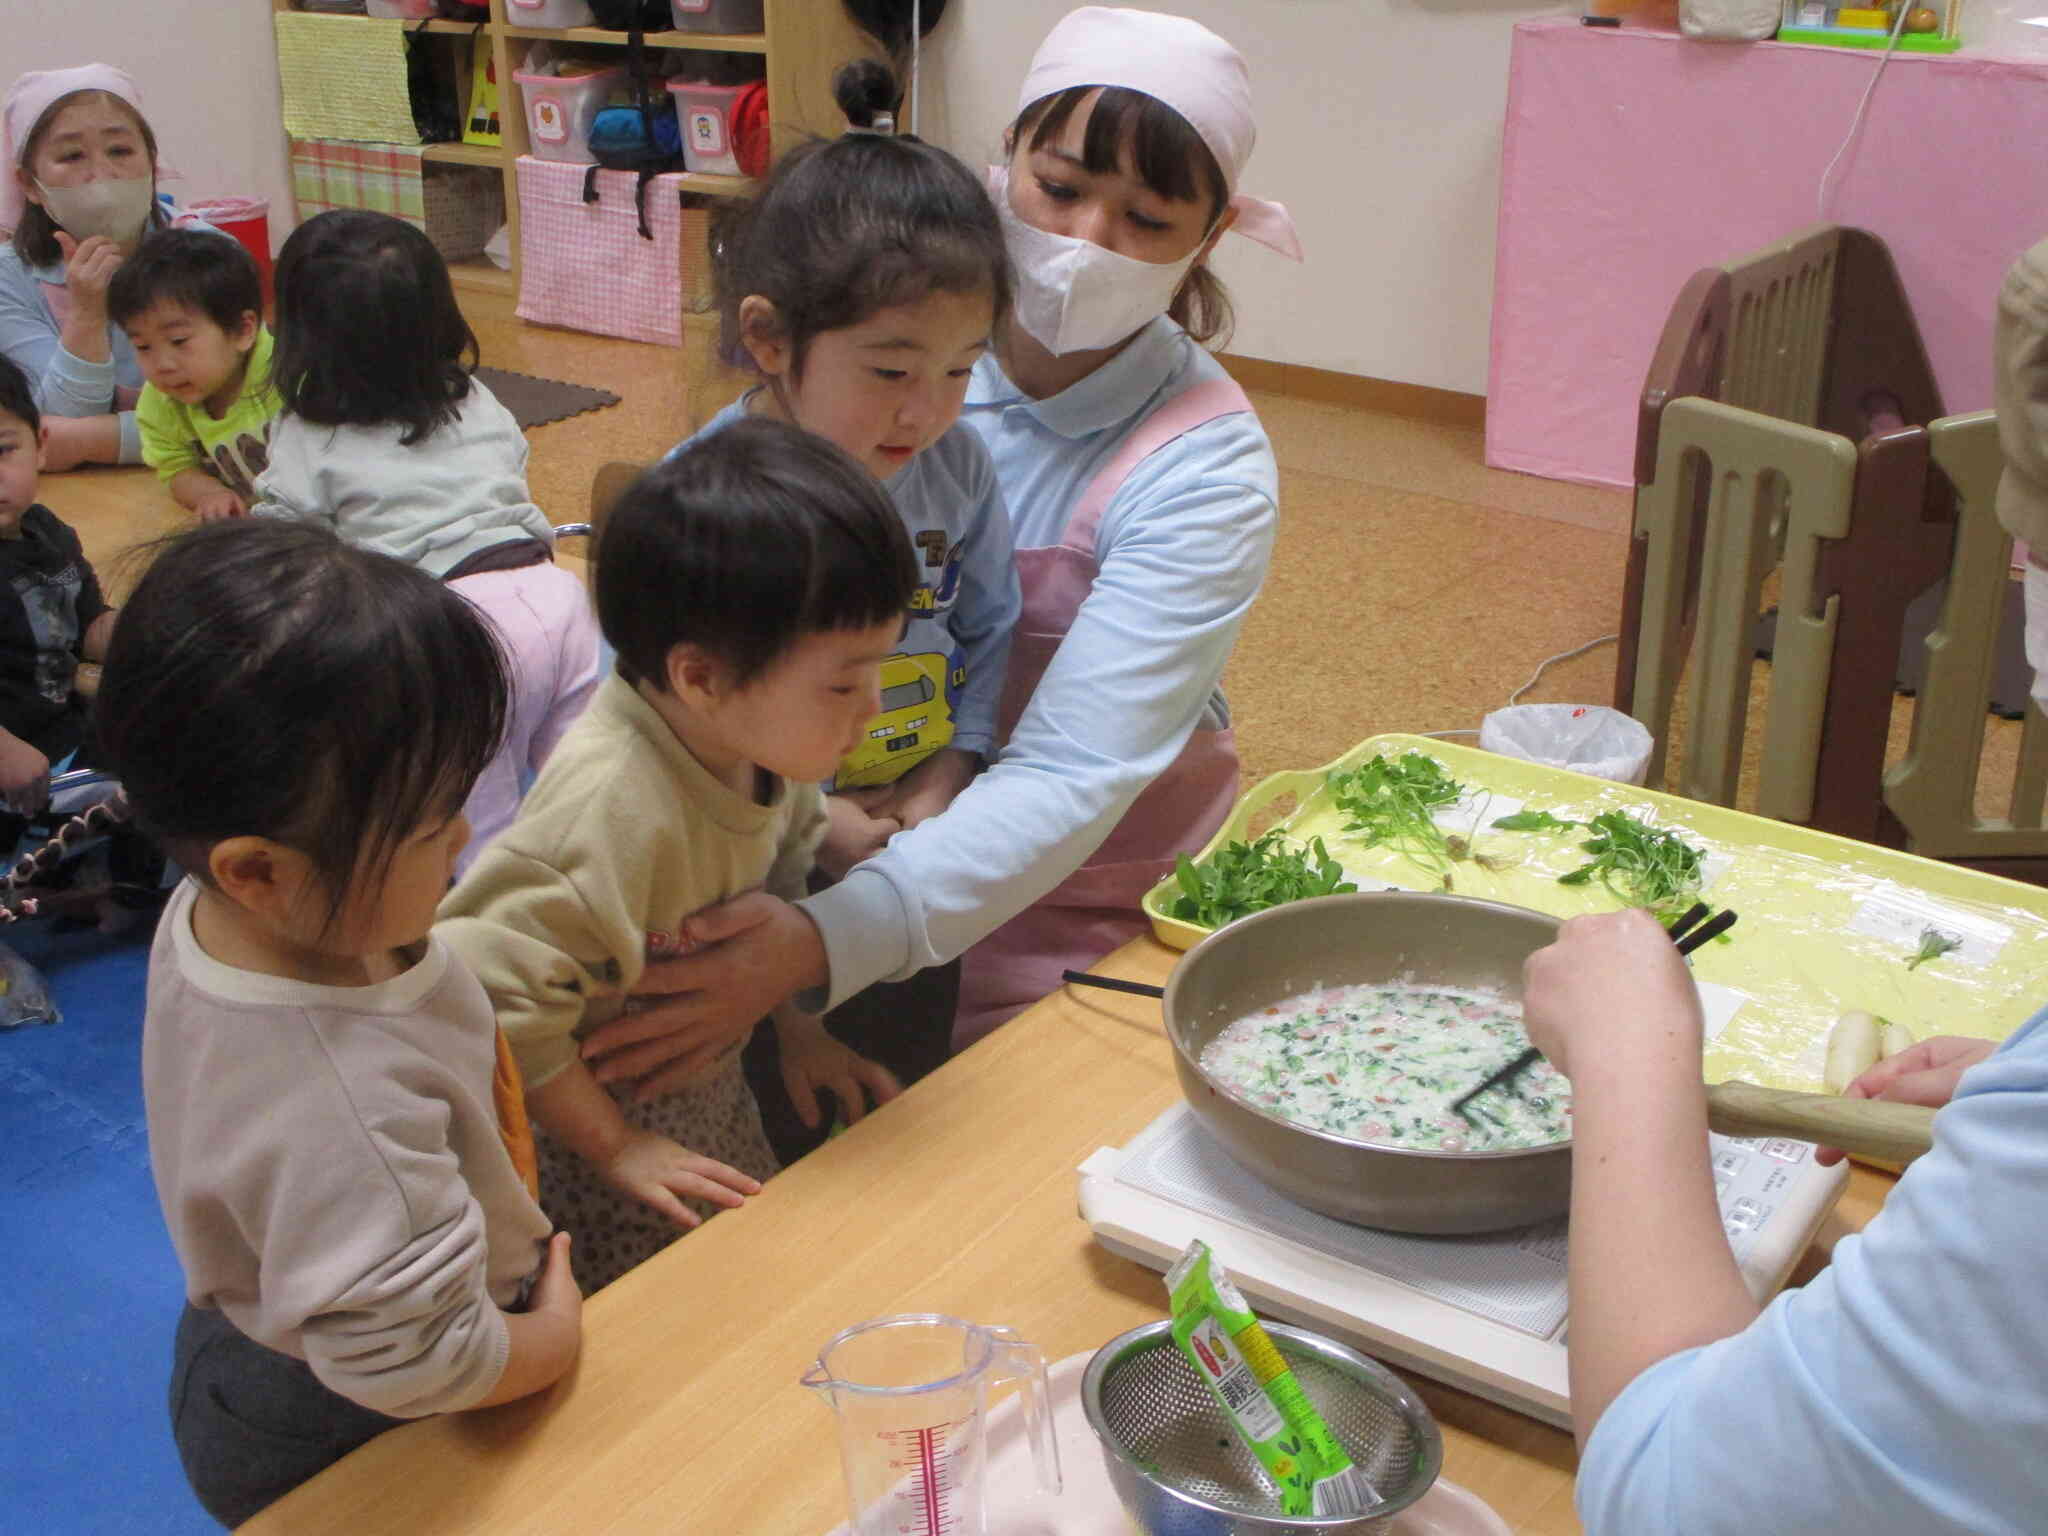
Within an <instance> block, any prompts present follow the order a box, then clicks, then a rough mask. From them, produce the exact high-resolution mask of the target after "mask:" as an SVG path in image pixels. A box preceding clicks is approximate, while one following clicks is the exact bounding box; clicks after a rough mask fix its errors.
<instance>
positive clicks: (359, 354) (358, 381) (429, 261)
mask: <svg viewBox="0 0 2048 1536" xmlns="http://www.w3.org/2000/svg"><path fill="white" fill-rule="evenodd" d="M476 358H477V346H476V333H475V332H474V331H472V330H470V328H469V322H468V321H467V320H465V319H463V318H462V310H461V308H460V307H459V306H458V305H457V304H456V302H455V285H454V284H453V283H452V282H450V281H449V278H448V264H447V263H446V262H445V261H443V260H442V259H441V253H440V252H439V251H437V250H435V249H434V243H433V242H432V241H431V240H429V239H428V238H427V237H426V235H425V234H424V233H423V232H422V231H420V230H417V229H415V228H413V226H412V225H410V224H408V223H406V222H405V220H403V219H397V218H393V217H392V216H391V215H390V214H388V213H371V212H368V211H366V210H364V209H359V208H336V209H332V210H330V211H329V212H327V213H320V214H315V215H314V216H313V217H312V218H310V219H308V220H307V221H306V222H305V223H303V224H301V225H300V226H299V227H298V228H297V229H295V230H293V231H292V235H291V238H290V239H289V240H287V241H285V243H284V249H283V250H282V251H280V252H278V256H277V350H276V352H275V354H274V359H275V360H274V361H273V363H272V365H271V375H272V377H273V379H274V380H275V382H276V385H277V392H278V395H279V397H280V398H282V399H283V401H284V408H285V410H287V411H288V412H290V413H291V414H292V415H294V416H299V417H303V418H304V419H305V420H307V421H310V422H312V423H314V424H315V425H316V426H323V427H375V426H387V425H397V426H402V427H404V428H405V432H404V435H403V436H401V437H400V438H399V441H400V442H401V443H403V444H404V445H405V446H406V447H408V448H410V447H411V446H412V445H413V444H415V443H417V442H419V441H420V440H421V439H422V438H424V437H426V436H427V435H428V434H429V433H430V432H432V431H433V430H434V429H435V428H436V427H441V426H446V425H447V424H448V423H450V422H452V421H454V420H455V417H456V413H457V412H458V410H459V409H460V407H461V404H462V402H463V400H464V399H465V398H466V397H467V396H468V394H469V375H470V370H472V369H473V368H475V367H476Z"/></svg>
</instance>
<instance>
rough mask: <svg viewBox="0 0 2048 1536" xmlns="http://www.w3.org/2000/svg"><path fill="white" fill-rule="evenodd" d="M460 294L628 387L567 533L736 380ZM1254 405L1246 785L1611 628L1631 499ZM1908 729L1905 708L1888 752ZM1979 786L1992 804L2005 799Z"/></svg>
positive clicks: (107, 562) (1451, 717) (74, 483)
mask: <svg viewBox="0 0 2048 1536" xmlns="http://www.w3.org/2000/svg"><path fill="white" fill-rule="evenodd" d="M463 303H464V308H465V310H466V311H467V312H468V314H469V316H470V320H471V323H472V325H473V326H474V327H475V329H476V332H477V335H478V338H479V342H480V344H481V348H482V354H483V360H484V361H485V362H488V363H490V364H491V365H493V366H494V367H499V368H509V369H513V370H516V371H519V372H523V373H531V374H537V375H542V376H546V377H552V378H559V379H566V380H569V381H571V382H574V383H578V384H586V385H593V386H596V387H599V388H603V389H608V390H611V391H613V392H615V393H616V394H618V395H619V396H620V397H621V398H620V403H619V404H618V405H615V406H611V407H608V408H606V409H603V410H599V411H594V412H588V413H586V414H583V415H580V416H573V417H570V418H568V419H566V420H564V421H559V422H552V423H549V424H547V425H545V426H540V427H536V428H534V429H532V431H531V432H530V433H529V434H528V435H529V440H530V442H531V444H532V457H531V460H530V462H529V465H528V478H529V481H530V483H531V485H532V489H533V493H534V497H535V499H536V500H537V501H538V502H539V503H540V504H541V505H542V506H543V507H544V508H546V509H547V511H548V513H549V515H550V516H551V517H552V518H553V519H554V520H555V521H556V522H558V523H565V522H572V521H577V520H580V519H581V518H582V517H583V516H584V514H585V511H586V509H587V505H588V496H589V489H590V483H591V479H592V476H593V475H594V474H595V472H596V471H597V469H598V468H599V467H600V466H601V465H603V464H605V463H607V462H610V461H614V460H625V461H630V462H645V461H647V460H649V459H652V458H654V457H656V456H658V455H659V454H660V453H662V452H664V451H665V450H666V449H668V448H669V447H670V446H671V445H673V444H674V443H675V442H676V441H677V440H678V439H680V438H681V437H683V436H684V435H686V434H687V433H688V431H689V430H690V426H691V422H692V420H693V419H701V418H702V416H704V415H706V414H708V413H709V412H710V411H711V410H713V409H715V408H716V407H717V405H719V404H721V403H722V402H723V401H724V400H725V399H728V398H730V397H731V395H732V394H733V393H734V392H736V389H737V381H736V380H734V379H733V378H732V377H731V376H729V375H720V374H719V373H717V372H716V371H715V370H712V369H711V367H710V364H709V361H708V351H709V348H708V338H706V337H705V336H704V335H703V333H701V332H694V333H692V335H691V337H690V341H689V344H688V345H686V346H685V347H684V348H681V349H674V348H664V347H655V346H647V345H643V344H638V343H633V342H626V341H618V340H614V339H611V338H607V337H600V336H589V335H584V334H581V333H577V332H570V331H560V330H552V329H547V328H543V327H538V326H530V325H527V324H525V323H523V322H521V321H519V320H518V319H517V318H516V317H514V315H513V314H512V305H511V301H510V299H509V298H502V297H498V296H494V295H481V294H471V293H465V294H464V295H463ZM1253 399H1254V402H1255V403H1256V405H1257V407H1258V410H1259V413H1260V417H1261V419H1262V420H1263V422H1264V423H1265V426H1266V429H1267V431H1268V433H1269V434H1270V436H1271V437H1272V440H1273V445H1274V450H1275V454H1276V456H1277V457H1278V460H1279V464H1280V486H1281V519H1280V535H1279V541H1278V545H1277V548H1276V550H1275V553H1274V560H1273V567H1272V571H1271V575H1270V576H1269V578H1268V581H1267V585H1266V590H1265V593H1264V595H1263V596H1262V598H1261V599H1260V601H1259V604H1258V606H1257V607H1256V608H1255V609H1254V611H1253V612H1252V614H1251V615H1250V617H1249V619H1248V620H1247V621H1246V624H1245V627H1244V630H1243V632H1242V634H1241V636H1240V638H1239V641H1238V645H1237V650H1236V654H1235V655H1234V657H1233V659H1232V661H1231V664H1230V669H1229V671H1228V673H1227V674H1226V678H1225V688H1226V691H1227V692H1228V694H1229V697H1230V700H1231V705H1232V709H1233V712H1234V715H1235V721H1236V725H1237V733H1238V744H1239V750H1240V752H1241V753H1242V755H1243V758H1244V764H1245V778H1246V782H1247V783H1248V784H1250V783H1254V782H1256V781H1257V780H1258V779H1259V778H1261V777H1263V776H1264V775H1266V774H1268V773H1273V772H1277V771H1279V770H1281V769H1287V768H1304V767H1314V766H1317V765H1320V764H1322V763H1325V762H1327V761H1329V760H1330V759H1332V758H1334V757H1336V756H1337V755H1339V754H1340V753H1342V752H1343V751H1345V750H1346V749H1347V748H1349V747H1351V746H1353V745H1354V744H1356V743H1357V742H1359V741H1361V740H1363V739H1365V738H1366V737H1368V736H1373V735H1377V734H1380V733H1382V732H1387V731H1442V730H1472V729H1476V728H1477V726H1478V724H1479V721H1480V718H1481V717H1482V716H1483V715H1484V714H1485V713H1486V712H1487V711H1488V710H1491V709H1495V708H1498V707H1500V706H1501V705H1503V704H1505V703H1506V702H1507V700H1508V696H1509V695H1510V694H1511V693H1512V692H1514V690H1515V689H1517V688H1519V687H1520V686H1521V685H1522V684H1523V683H1524V682H1525V681H1526V680H1527V679H1528V677H1529V676H1530V674H1531V673H1532V672H1533V671H1535V669H1536V667H1537V665H1538V664H1539V663H1540V662H1541V661H1543V660H1544V659H1545V658H1546V657H1549V656H1552V655H1555V654H1557V653H1560V652H1563V651H1568V650H1570V649H1572V648H1574V647H1577V646H1580V645H1583V644H1585V643H1586V642H1588V641H1591V640H1594V639H1595V638H1597V637H1599V636H1602V635H1606V634H1609V633H1611V632H1612V631H1613V629H1614V626H1615V623H1616V619H1617V616H1618V614H1619V611H1620V602H1621V577H1622V568H1623V561H1624V558H1625V547H1626V530H1627V528H1628V521H1629V504H1628V497H1627V496H1626V494H1625V493H1622V492H1619V491H1611V490H1600V489H1595V488H1590V487H1585V486H1577V485H1569V484H1565V483H1563V482H1558V481H1550V480H1541V479H1537V478H1534V477H1531V476H1527V475H1519V474H1513V473H1508V472H1505V471H1498V470H1491V469H1488V468H1486V467H1485V466H1484V464H1483V463H1482V460H1481V434H1480V432H1479V431H1478V430H1477V429H1476V428H1469V427H1459V426H1451V425H1444V424H1439V423H1434V422H1426V421H1418V420H1411V419H1407V418H1403V417H1397V416H1389V415H1382V414H1377V413H1373V412H1369V411H1364V410H1358V409H1352V408H1348V407H1344V406H1340V405H1333V404H1326V403H1322V402H1317V401H1310V400H1304V399H1300V398H1298V397H1293V396H1288V395H1279V394H1271V393H1264V392H1258V391H1254V392H1253ZM43 499H44V500H45V501H46V502H47V503H48V504H49V505H50V506H51V507H52V508H53V510H55V511H56V512H57V513H58V514H59V515H60V516H63V517H65V518H67V519H68V520H69V521H71V522H72V523H73V524H74V526H76V527H78V529H79V532H80V535H81V537H82V539H83V541H84V543H85V547H86V551H87V554H88V555H89V557H90V558H92V559H93V561H94V562H95V564H96V565H99V566H100V567H101V568H102V573H103V577H104V578H105V579H106V580H107V582H108V585H109V587H110V589H111V590H112V591H114V592H116V593H118V592H119V591H121V590H123V589H125V587H126V586H127V585H129V584H130V582H132V578H133V569H132V562H131V563H130V564H129V565H128V566H126V567H124V566H123V565H122V564H121V562H120V561H119V560H118V556H119V555H120V553H121V552H122V551H123V550H124V549H126V548H127V547H128V546H130V545H132V544H134V543H136V542H137V541H138V540H139V539H144V538H148V537H153V536H156V535H159V534H162V533H165V532H169V531H171V530H173V529H175V528H177V527H180V526H182V522H183V518H182V514H181V513H179V511H178V509H177V508H176V507H175V506H174V505H172V504H171V503H170V501H169V499H168V497H166V496H164V495H163V494H162V493H161V492H160V491H159V490H157V488H156V487H155V486H154V484H153V482H152V481H151V480H150V479H149V478H148V477H147V476H145V475H142V474H141V473H139V472H136V471H115V470H100V471H87V472H83V473H76V474H67V475H58V476H51V477H48V478H46V480H45V481H44V489H43ZM1768 671H1769V669H1768V668H1767V667H1759V669H1758V676H1757V681H1756V686H1755V693H1756V696H1757V704H1756V707H1753V708H1752V710H1751V714H1750V723H1749V732H1748V734H1749V737H1750V741H1749V743H1748V752H1747V754H1746V757H1747V760H1748V762H1749V764H1750V771H1749V772H1748V774H1746V776H1745V778H1746V786H1747V787H1748V788H1749V789H1750V790H1751V791H1752V792H1753V784H1754V778H1755V773H1754V765H1755V761H1756V757H1757V746H1756V738H1757V737H1758V736H1759V735H1760V726H1761V720H1762V709H1761V702H1762V697H1763V695H1764V692H1765V690H1766V689H1767V687H1768ZM1613 675H1614V652H1613V649H1612V647H1602V648H1598V649H1595V650H1593V651H1591V652H1590V653H1588V654H1587V655H1585V656H1582V657H1579V658H1577V659H1575V660H1571V661H1566V662H1561V663H1559V664H1557V665H1555V666H1553V667H1552V668H1550V670H1549V671H1548V672H1547V673H1546V674H1545V676H1544V678H1543V681H1542V683H1541V684H1540V685H1539V686H1538V687H1537V688H1536V689H1534V690H1533V691H1531V692H1530V693H1529V694H1528V695H1527V699H1528V700H1529V701H1532V702H1535V701H1544V700H1568V701H1572V702H1583V703H1605V702H1608V700H1609V698H1610V695H1611V692H1612V687H1613ZM1910 722H1911V704H1910V701H1905V700H1902V701H1900V703H1899V707H1898V709H1897V710H1896V712H1895V715H1894V730H1893V737H1894V741H1893V753H1892V755H1893V757H1894V758H1895V759H1896V757H1897V756H1899V755H1900V754H1901V753H1902V752H1903V750H1904V747H1905V741H1906V734H1907V731H1908V730H1909V728H1910ZM1681 725H1682V722H1681ZM1676 728H1678V727H1675V729H1676ZM2007 737H2010V738H2012V739H2013V740H2015V741H2016V738H2017V728H2016V727H2010V726H2007V725H2006V724H2005V723H2004V722H1996V721H1994V722H1990V723H1989V725H1988V738H1987V764H1986V767H1987V781H1994V780H1995V779H1996V778H1997V777H1999V775H1998V774H1997V772H1996V771H1995V769H1996V767H1997V765H1998V764H1999V763H2000V762H2001V761H2003V762H2009V761H2010V758H2011V754H2012V743H2011V742H2009V741H2007V739H2006V738H2007ZM2007 782H2009V775H2007ZM1985 787H1986V790H1987V798H1986V800H1985V803H1984V805H1983V809H1985V810H1987V811H1993V810H1997V809H2002V807H1999V806H1998V805H1997V804H1996V800H1995V791H1994V790H1993V789H1992V787H1991V784H1990V782H1987V785H1986V786H1985ZM1740 803H1744V804H1749V803H1751V802H1750V798H1749V793H1745V795H1744V796H1743V797H1742V800H1741V802H1740Z"/></svg>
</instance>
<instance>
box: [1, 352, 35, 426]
mask: <svg viewBox="0 0 2048 1536" xmlns="http://www.w3.org/2000/svg"><path fill="white" fill-rule="evenodd" d="M0 416H18V417H20V418H21V420H23V421H25V422H27V423H28V429H29V431H31V432H40V431H42V429H43V412H42V407H40V406H38V405H37V404H36V392H35V386H34V385H32V384H30V383H29V381H28V375H27V374H25V373H23V372H22V371H21V368H20V366H19V365H18V364H17V363H16V362H15V361H14V359H13V358H11V357H8V356H6V355H4V354H0Z"/></svg>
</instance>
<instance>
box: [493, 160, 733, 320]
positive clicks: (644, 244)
mask: <svg viewBox="0 0 2048 1536" xmlns="http://www.w3.org/2000/svg"><path fill="white" fill-rule="evenodd" d="M518 177H519V306H518V314H519V317H520V318H521V319H522V320H531V321H533V322H534V323H535V324H537V325H560V326H567V327H568V328H570V329H571V330H578V331H596V332H597V333H599V334H600V335H605V336H623V337H626V338H627V339H629V340H632V341H651V342H658V343H660V344H662V345H665V346H671V347H675V346H681V345H682V340H683V314H684V311H685V309H686V308H691V307H694V306H695V304H696V303H697V302H698V299H699V295H701V294H702V293H704V292H706V291H708V290H707V286H706V285H707V283H708V266H709V264H708V262H707V260H706V254H705V251H706V245H705V236H706V230H707V222H708V219H709V215H708V214H707V213H706V212H705V211H704V210H703V209H702V208H697V207H692V208H689V209H685V208H684V207H682V205H681V197H680V195H679V194H680V193H681V190H682V177H681V176H680V175H677V174H674V173H670V174H667V175H662V176H656V177H654V178H652V179H651V180H650V181H649V183H648V186H647V197H646V206H647V226H648V228H649V229H650V230H652V231H653V233H654V238H653V239H652V240H646V239H642V238H641V235H640V213H639V208H638V206H637V202H636V199H635V195H634V194H635V192H636V191H637V189H638V187H639V180H640V179H639V177H638V176H637V175H635V174H634V173H633V172H631V171H604V170H590V169H587V168H585V167H582V166H576V165H565V164H562V163H561V162H559V161H550V160H542V159H538V158H536V157H535V156H532V155H522V156H520V158H519V161H518ZM586 183H587V184H588V185H589V186H590V187H591V189H592V190H593V191H595V192H596V194H597V201H596V202H585V201H584V188H585V185H586Z"/></svg>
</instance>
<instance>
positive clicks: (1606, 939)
mask: <svg viewBox="0 0 2048 1536" xmlns="http://www.w3.org/2000/svg"><path fill="white" fill-rule="evenodd" d="M1522 988H1523V996H1522V1018H1523V1021H1524V1023H1525V1024H1526V1025H1527V1026H1528V1030H1529V1039H1530V1042H1531V1043H1532V1044H1534V1045H1535V1047H1536V1048H1537V1049H1538V1050H1540V1051H1541V1052H1543V1054H1544V1055H1545V1056H1546V1057H1547V1058H1549V1060H1550V1064H1551V1065H1552V1066H1554V1067H1556V1068H1557V1070H1558V1071H1560V1072H1562V1073H1564V1075H1565V1076H1566V1077H1569V1078H1571V1079H1572V1081H1573V1084H1574V1086H1576V1085H1577V1083H1578V1079H1579V1077H1580V1075H1581V1073H1582V1072H1586V1071H1588V1070H1589V1069H1591V1068H1593V1067H1596V1066H1601V1065H1607V1064H1613V1065H1615V1066H1617V1068H1619V1069H1620V1070H1621V1071H1622V1072H1623V1073H1624V1075H1625V1074H1626V1073H1627V1072H1628V1070H1629V1064H1631V1063H1639V1064H1643V1065H1648V1064H1650V1063H1652V1062H1659V1061H1661V1062H1676V1063H1678V1064H1680V1065H1685V1064H1686V1063H1688V1062H1689V1063H1690V1065H1689V1068H1688V1070H1690V1071H1691V1073H1692V1075H1693V1076H1694V1077H1695V1078H1697V1077H1698V1076H1699V1070H1700V1067H1699V1055H1700V1048H1701V1042H1702V1036H1703V1034H1704V1023H1703V1021H1702V1019H1701V1016H1700V1004H1699V993H1698V992H1697V991H1696V990H1694V988H1693V984H1692V973H1691V972H1690V971H1689V970H1687V968H1686V964H1685V961H1684V959H1683V958H1682V957H1681V956H1680V955H1679V953H1678V950H1677V948H1676V947H1675V946H1674V945H1673V944H1672V942H1671V939H1670V936H1669V935H1668V934H1666V933H1665V932H1664V930H1663V928H1662V927H1660V926H1659V925H1658V923H1657V920H1656V919H1655V918H1654V917H1652V916H1651V915H1650V914H1649V913H1648V912H1645V911H1643V910H1641V909H1640V908H1630V909H1629V910H1628V911H1626V912H1606V913H1601V914H1599V915H1598V916H1594V917H1575V918H1572V919H1571V920H1570V921H1568V922H1567V923H1565V925H1564V926H1563V928H1561V929H1560V930H1559V931H1558V936H1557V942H1556V943H1554V944H1551V945H1549V946H1547V947H1546V948H1543V949H1539V950H1537V951H1536V953H1535V954H1533V955H1531V956H1530V957H1529V959H1528V961H1527V962H1526V963H1525V964H1524V966H1523V971H1522ZM1575 1068H1576V1070H1575Z"/></svg>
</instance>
